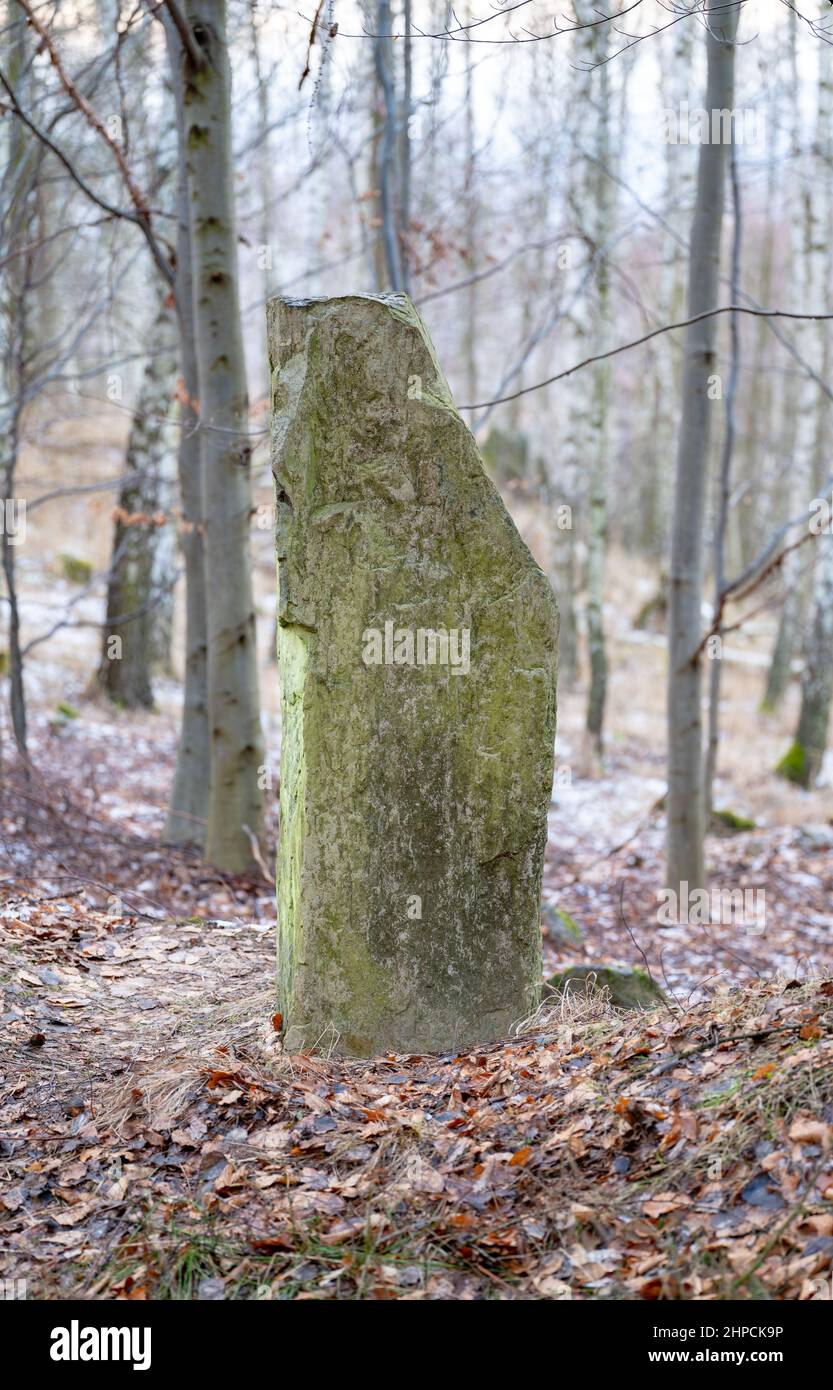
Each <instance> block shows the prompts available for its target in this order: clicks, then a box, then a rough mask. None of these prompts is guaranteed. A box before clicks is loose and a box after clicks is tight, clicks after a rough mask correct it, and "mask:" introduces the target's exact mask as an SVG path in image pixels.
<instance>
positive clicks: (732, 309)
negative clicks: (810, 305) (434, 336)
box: [457, 304, 833, 410]
mask: <svg viewBox="0 0 833 1390" xmlns="http://www.w3.org/2000/svg"><path fill="white" fill-rule="evenodd" d="M717 314H750V315H751V317H752V318H758V319H803V320H808V321H810V322H813V323H820V322H823V321H826V320H829V319H833V314H798V313H793V312H792V311H791V310H789V309H751V308H749V307H748V306H747V305H745V304H721V305H720V306H719V308H717V309H706V310H705V311H704V312H703V313H702V314H695V315H694V317H693V318H690V319H680V321H679V323H666V324H663V326H662V327H661V328H652V329H651V332H650V333H643V335H642V337H641V338H634V339H633V341H632V342H630V343H620V344H619V346H618V347H615V348H611V349H610V350H609V352H599V353H596V355H595V356H594V357H585V358H584V360H583V361H581V362H576V363H574V364H573V366H572V367H567V368H565V370H564V371H563V372H556V374H555V376H548V377H547V379H546V380H545V381H538V382H536V383H535V385H534V386H524V387H523V388H522V389H521V390H520V391H514V392H513V393H512V395H511V396H498V397H497V398H496V399H495V400H493V401H478V402H477V403H476V404H474V405H460V406H458V407H457V409H458V410H486V409H488V408H489V407H490V406H493V405H505V404H506V402H508V401H516V400H518V398H519V397H520V396H528V395H529V393H530V392H531V391H541V390H542V389H543V387H545V386H552V385H553V383H554V382H556V381H563V380H564V378H565V377H568V376H572V375H573V372H578V371H581V369H582V367H592V365H593V363H594V362H604V361H605V359H606V358H608V357H617V356H618V354H619V353H620V352H629V351H630V349H631V348H635V347H641V346H642V344H643V343H647V342H650V340H651V338H658V337H659V335H660V334H661V333H671V332H672V331H673V330H674V329H675V328H688V327H689V326H690V325H691V324H693V323H701V322H702V320H703V319H711V318H714V317H715V315H717Z"/></svg>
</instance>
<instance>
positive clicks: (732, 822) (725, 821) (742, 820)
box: [712, 810, 755, 832]
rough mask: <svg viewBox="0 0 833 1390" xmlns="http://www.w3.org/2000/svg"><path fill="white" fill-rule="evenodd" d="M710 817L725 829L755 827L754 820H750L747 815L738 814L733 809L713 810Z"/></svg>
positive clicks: (740, 829)
mask: <svg viewBox="0 0 833 1390" xmlns="http://www.w3.org/2000/svg"><path fill="white" fill-rule="evenodd" d="M712 818H713V820H715V821H716V822H717V824H718V825H720V826H722V827H723V828H724V829H725V830H732V831H737V832H740V831H742V830H754V829H755V822H754V821H753V820H750V819H749V817H748V816H739V815H738V814H737V813H736V812H735V811H729V810H722V811H714V812H713V815H712Z"/></svg>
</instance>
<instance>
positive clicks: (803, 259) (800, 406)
mask: <svg viewBox="0 0 833 1390" xmlns="http://www.w3.org/2000/svg"><path fill="white" fill-rule="evenodd" d="M789 26H790V28H789V34H790V40H789V52H790V73H791V80H790V96H791V110H792V133H791V140H790V144H791V149H790V163H791V165H792V168H793V171H794V177H795V178H796V179H797V182H798V188H797V189H794V192H793V198H792V202H791V207H790V212H791V217H790V223H789V236H790V266H791V267H792V271H793V274H792V277H791V279H792V285H793V289H794V295H795V298H796V301H797V302H798V303H800V304H807V305H813V304H815V303H816V300H815V299H814V298H813V293H814V290H815V289H818V288H820V286H819V279H818V274H817V264H816V263H817V260H818V249H817V247H816V236H815V223H816V216H817V211H818V208H817V200H818V187H817V185H816V187H813V186H812V183H813V182H815V170H814V171H813V174H814V178H813V180H812V182H811V181H810V180H808V178H807V171H806V170H805V167H804V161H803V158H802V143H803V140H804V136H805V129H804V118H803V116H802V113H801V102H800V92H801V83H802V77H801V76H800V72H799V63H798V17H797V15H796V12H795V10H791V11H790V14H789ZM819 47H820V48H821V47H822V45H821V44H820V45H819ZM826 249H827V248H825V247H822V248H821V255H822V273H823V267H824V257H825V253H826ZM822 287H823V282H822ZM815 329H816V325H814V324H801V323H799V324H796V327H795V330H794V337H795V340H796V342H797V343H798V345H799V346H800V347H801V348H802V349H803V350H805V354H806V345H807V342H808V340H810V339H812V337H813V336H814V332H815ZM816 392H817V387H816V384H815V382H814V381H813V380H812V378H810V377H809V376H807V375H806V374H804V375H803V376H802V379H801V383H800V386H799V399H798V401H797V402H796V401H795V400H794V398H793V400H791V401H790V402H789V403H788V405H787V413H788V415H789V416H790V417H792V420H793V421H794V425H793V428H792V436H793V437H792V440H791V441H790V442H791V447H790V449H789V457H790V469H789V477H788V484H787V499H786V505H787V515H788V516H794V515H795V514H796V513H798V512H800V511H801V509H802V508H803V507H804V506H806V502H807V497H808V496H809V495H811V494H810V493H809V492H808V489H809V488H811V487H812V482H811V477H812V455H813V447H814V439H815V398H816ZM796 407H797V408H796ZM802 568H803V565H802V556H801V555H800V554H798V553H796V552H791V553H790V554H789V555H787V556H786V558H785V560H784V563H783V567H782V575H783V582H784V588H785V591H786V592H785V598H784V603H783V606H782V608H781V616H780V620H779V623H778V633H777V636H776V639H775V646H774V648H773V653H772V661H771V662H770V667H769V671H768V674H767V683H766V691H765V694H764V699H763V707H764V709H767V710H773V709H777V708H778V706H779V705H780V704H781V701H782V700H783V698H784V695H785V694H786V691H787V689H788V687H789V684H790V679H791V677H792V667H793V658H794V656H795V654H796V651H797V646H796V641H797V635H798V633H799V632H800V631H801V627H802V617H803V613H804V611H805V608H806V589H805V588H804V586H803V585H802V582H801V580H802Z"/></svg>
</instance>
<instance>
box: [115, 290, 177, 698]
mask: <svg viewBox="0 0 833 1390" xmlns="http://www.w3.org/2000/svg"><path fill="white" fill-rule="evenodd" d="M150 342H151V351H150V355H149V356H148V359H147V362H146V364H145V371H144V378H143V381H142V386H141V390H140V392H139V398H138V401H137V403H136V412H135V414H134V417H133V424H132V426H131V430H130V438H129V440H128V444H127V455H126V458H125V466H124V471H125V473H126V474H128V475H131V474H139V476H138V477H137V478H135V480H132V481H131V480H130V479H128V481H127V482H125V483H124V484H123V485H122V488H121V491H120V492H119V500H118V506H117V508H116V524H115V530H114V534H113V557H112V561H111V564H110V576H109V580H108V584H107V619H106V623H105V627H104V640H103V643H102V653H101V665H100V667H99V673H98V678H99V683H100V685H101V688H102V689H103V690H104V691H105V693H106V694H107V695H108V696H109V698H110V699H111V700H112V701H113V702H114V703H115V704H119V705H122V706H124V707H125V708H126V709H151V708H152V707H153V688H152V684H151V667H152V664H153V652H154V634H155V631H156V628H157V624H158V619H159V614H158V611H157V610H158V606H159V604H160V602H161V600H162V597H163V596H162V594H160V593H158V592H156V590H155V586H154V579H155V577H156V576H155V569H156V555H155V552H156V550H157V547H158V545H159V530H160V513H159V508H160V505H161V502H162V491H163V475H164V473H165V456H166V455H167V454H169V453H170V452H171V450H172V442H171V433H170V413H171V409H172V406H173V398H174V388H175V383H176V369H177V354H176V322H175V317H174V313H173V308H172V306H171V305H170V304H169V303H168V295H167V293H166V294H165V299H164V301H163V303H162V305H161V306H160V309H159V313H158V314H157V315H156V318H155V320H154V324H153V332H152V334H151V340H150Z"/></svg>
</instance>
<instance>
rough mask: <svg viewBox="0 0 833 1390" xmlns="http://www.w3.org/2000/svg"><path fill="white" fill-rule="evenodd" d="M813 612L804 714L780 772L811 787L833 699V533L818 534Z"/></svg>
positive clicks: (804, 677) (821, 756)
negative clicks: (832, 699) (827, 534)
mask: <svg viewBox="0 0 833 1390" xmlns="http://www.w3.org/2000/svg"><path fill="white" fill-rule="evenodd" d="M814 544H815V545H817V546H818V550H819V553H818V556H817V557H816V573H815V585H814V590H813V615H812V619H811V624H810V631H809V633H808V641H807V643H806V650H805V656H804V672H803V675H802V678H801V713H800V714H799V717H798V730H797V732H796V736H795V742H794V743H793V745H792V748H790V750H789V752H788V753H787V755H786V757H785V758H783V759H782V761H781V762H780V763H779V765H778V772H779V773H780V774H781V776H782V777H786V778H788V779H789V781H791V782H797V783H798V785H799V786H800V787H806V788H807V789H808V790H809V789H811V788H812V787H814V786H815V784H816V779H817V778H818V775H819V772H820V771H821V765H822V761H823V759H824V753H825V749H826V748H827V731H828V727H829V724H830V705H831V698H833V535H829V536H825V535H823V536H819V538H818V540H817V541H815V542H814Z"/></svg>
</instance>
